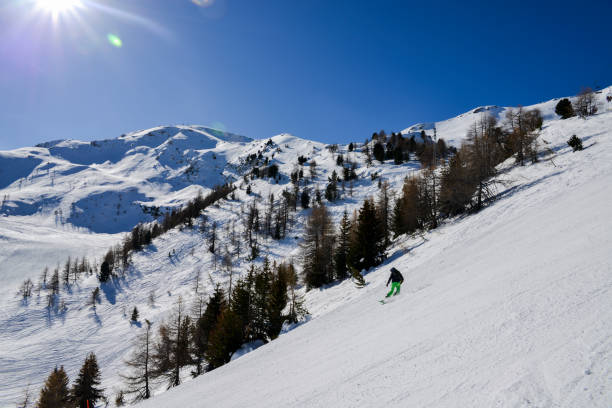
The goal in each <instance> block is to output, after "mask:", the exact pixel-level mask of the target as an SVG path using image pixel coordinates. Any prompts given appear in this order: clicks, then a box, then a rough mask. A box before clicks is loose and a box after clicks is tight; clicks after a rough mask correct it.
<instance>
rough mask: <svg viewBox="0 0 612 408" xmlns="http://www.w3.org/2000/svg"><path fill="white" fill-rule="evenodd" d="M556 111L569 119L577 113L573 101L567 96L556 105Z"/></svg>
mask: <svg viewBox="0 0 612 408" xmlns="http://www.w3.org/2000/svg"><path fill="white" fill-rule="evenodd" d="M555 113H556V114H557V115H559V116H561V119H568V118H571V117H572V116H575V115H576V114H575V113H574V107H573V106H572V103H571V102H570V100H569V99H567V98H563V99H561V100H560V101H559V103H557V106H555Z"/></svg>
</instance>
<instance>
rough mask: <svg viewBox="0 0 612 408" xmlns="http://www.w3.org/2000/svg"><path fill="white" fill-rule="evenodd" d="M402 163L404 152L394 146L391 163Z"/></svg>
mask: <svg viewBox="0 0 612 408" xmlns="http://www.w3.org/2000/svg"><path fill="white" fill-rule="evenodd" d="M403 162H404V152H403V151H402V148H401V147H400V146H396V147H395V149H393V163H395V164H402V163H403Z"/></svg>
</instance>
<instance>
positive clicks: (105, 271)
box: [99, 260, 111, 283]
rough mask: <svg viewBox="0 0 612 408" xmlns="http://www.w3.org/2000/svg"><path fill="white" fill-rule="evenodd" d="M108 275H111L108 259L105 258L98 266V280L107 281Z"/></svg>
mask: <svg viewBox="0 0 612 408" xmlns="http://www.w3.org/2000/svg"><path fill="white" fill-rule="evenodd" d="M110 275H111V269H110V265H109V263H108V261H106V260H105V261H104V262H102V265H101V266H100V276H99V280H100V282H102V283H104V282H106V281H108V279H109V278H110Z"/></svg>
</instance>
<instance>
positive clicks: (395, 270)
mask: <svg viewBox="0 0 612 408" xmlns="http://www.w3.org/2000/svg"><path fill="white" fill-rule="evenodd" d="M391 272H399V271H398V270H397V269H395V268H391Z"/></svg>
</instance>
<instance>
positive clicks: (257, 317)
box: [252, 258, 272, 342]
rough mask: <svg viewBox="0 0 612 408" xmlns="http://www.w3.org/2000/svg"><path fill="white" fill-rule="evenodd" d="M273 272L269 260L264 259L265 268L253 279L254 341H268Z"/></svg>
mask: <svg viewBox="0 0 612 408" xmlns="http://www.w3.org/2000/svg"><path fill="white" fill-rule="evenodd" d="M271 275H272V271H271V270H270V262H269V261H268V258H265V259H264V263H263V266H262V267H261V269H260V270H259V271H258V272H257V273H256V274H255V276H254V279H253V296H252V305H253V310H252V313H253V321H252V329H253V330H252V336H253V340H262V341H264V342H267V341H268V338H267V333H268V322H269V319H268V297H269V296H270V283H271V280H272V276H271Z"/></svg>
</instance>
